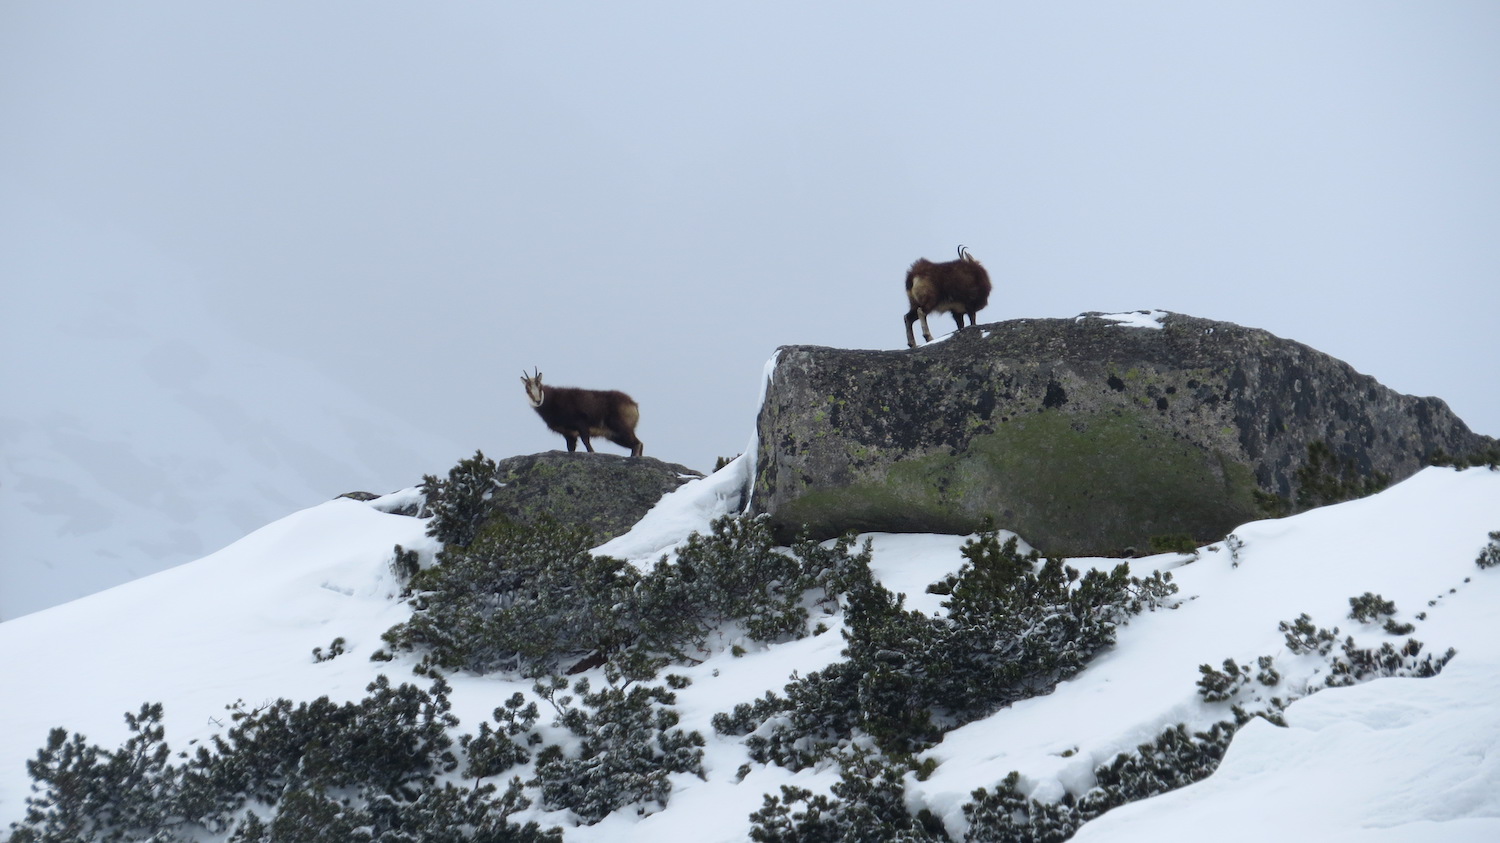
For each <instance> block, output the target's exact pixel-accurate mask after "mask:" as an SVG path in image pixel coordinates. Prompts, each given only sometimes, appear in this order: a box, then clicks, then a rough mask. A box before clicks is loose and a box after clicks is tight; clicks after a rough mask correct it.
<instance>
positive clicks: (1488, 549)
mask: <svg viewBox="0 0 1500 843" xmlns="http://www.w3.org/2000/svg"><path fill="white" fill-rule="evenodd" d="M1474 564H1475V565H1478V566H1479V568H1480V569H1481V570H1483V569H1485V568H1494V567H1497V566H1500V530H1496V531H1494V532H1492V533H1490V543H1489V544H1487V545H1485V546H1484V549H1483V550H1481V551H1479V558H1477V559H1475V560H1474Z"/></svg>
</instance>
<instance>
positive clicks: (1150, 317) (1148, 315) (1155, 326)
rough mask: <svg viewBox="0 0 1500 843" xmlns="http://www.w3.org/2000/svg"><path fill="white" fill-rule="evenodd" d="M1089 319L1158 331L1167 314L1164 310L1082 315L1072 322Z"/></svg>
mask: <svg viewBox="0 0 1500 843" xmlns="http://www.w3.org/2000/svg"><path fill="white" fill-rule="evenodd" d="M1089 318H1093V319H1103V320H1105V321H1107V322H1113V323H1115V324H1116V325H1118V326H1120V327H1122V328H1147V329H1150V330H1153V331H1159V330H1161V329H1162V320H1163V319H1166V318H1167V312H1166V311H1165V310H1136V311H1132V312H1130V313H1083V314H1080V315H1079V316H1078V317H1077V318H1075V319H1074V321H1075V322H1082V321H1083V320H1085V319H1089Z"/></svg>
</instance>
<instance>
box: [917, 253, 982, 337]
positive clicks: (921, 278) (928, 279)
mask: <svg viewBox="0 0 1500 843" xmlns="http://www.w3.org/2000/svg"><path fill="white" fill-rule="evenodd" d="M906 299H907V301H909V302H911V310H908V311H907V312H906V345H907V347H908V348H916V347H917V338H916V337H915V336H913V335H912V330H911V324H912V323H913V322H915V321H917V320H918V319H921V320H922V336H923V338H925V339H926V340H927V341H928V342H932V332H931V331H929V330H928V329H927V314H929V313H951V314H953V321H954V322H956V323H958V330H960V331H962V330H963V328H964V314H968V315H969V324H970V325H973V324H975V321H976V320H975V316H974V314H976V313H978V312H979V311H980V310H982V309H984V306H985V305H987V304H989V301H990V274H989V273H988V272H985V271H984V265H983V264H981V263H980V262H979V261H977V260H974V256H973V255H971V254H969V250H968V249H967V248H965V247H963V246H959V247H958V260H954V261H945V262H943V263H933V262H932V261H930V260H928V259H926V258H917V262H916V263H914V264H912V265H911V269H908V270H907V271H906Z"/></svg>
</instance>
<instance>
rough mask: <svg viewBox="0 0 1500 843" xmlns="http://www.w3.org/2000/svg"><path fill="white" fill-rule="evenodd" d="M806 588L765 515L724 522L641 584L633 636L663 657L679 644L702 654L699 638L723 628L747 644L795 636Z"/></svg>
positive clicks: (803, 618)
mask: <svg viewBox="0 0 1500 843" xmlns="http://www.w3.org/2000/svg"><path fill="white" fill-rule="evenodd" d="M810 585H811V584H810V582H808V580H807V577H806V576H805V574H804V568H803V564H802V562H801V561H800V560H799V558H798V557H797V556H796V555H792V554H787V553H783V552H781V551H780V550H778V549H777V547H776V542H775V540H774V538H773V537H772V535H771V529H770V526H769V523H768V521H767V518H766V517H765V516H761V517H733V516H725V517H722V518H719V519H717V520H715V521H714V522H713V524H712V527H711V530H710V532H709V533H708V534H707V535H704V534H701V533H694V534H693V535H692V536H690V537H689V538H688V540H687V542H686V543H685V544H683V546H682V547H681V548H679V549H678V551H677V558H676V559H674V560H672V561H670V562H669V561H668V560H666V559H665V558H663V559H662V561H661V562H660V563H659V564H658V565H657V566H656V568H654V569H653V570H652V571H651V572H650V573H649V574H647V575H646V576H645V577H644V578H643V580H642V583H641V585H640V587H639V588H638V593H639V596H640V604H641V614H642V618H641V623H640V625H641V631H642V634H643V635H644V636H645V637H646V638H647V640H648V643H650V644H654V645H655V648H656V649H658V650H660V651H663V652H669V653H676V652H677V651H678V650H680V648H682V647H683V646H684V645H687V644H691V645H694V646H696V647H697V648H698V649H699V650H700V651H701V650H704V649H707V646H706V644H705V639H706V637H707V636H708V635H709V634H710V633H712V632H713V631H714V630H717V629H720V628H723V627H725V626H726V625H728V624H738V625H740V626H741V627H742V628H743V630H744V632H745V634H746V635H747V636H748V637H749V638H750V639H751V640H754V641H777V640H783V639H788V638H800V637H801V636H802V635H803V634H805V630H806V628H807V609H806V608H804V607H803V605H802V602H803V601H802V596H803V593H804V592H805V591H806V590H807V588H809V587H810ZM679 655H680V653H679Z"/></svg>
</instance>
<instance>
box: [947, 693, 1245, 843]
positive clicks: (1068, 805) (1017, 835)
mask: <svg viewBox="0 0 1500 843" xmlns="http://www.w3.org/2000/svg"><path fill="white" fill-rule="evenodd" d="M1237 730H1238V726H1236V725H1235V724H1234V723H1232V722H1227V721H1226V722H1221V723H1215V724H1214V725H1213V726H1211V727H1209V729H1208V730H1207V731H1203V732H1189V731H1188V728H1187V727H1186V726H1185V725H1183V724H1181V723H1179V724H1177V725H1175V726H1170V727H1168V728H1167V729H1166V730H1164V731H1163V732H1162V733H1161V734H1160V735H1157V737H1156V740H1154V741H1152V742H1150V743H1144V744H1141V745H1140V746H1138V747H1136V750H1135V752H1122V753H1120V754H1119V755H1116V756H1115V757H1114V758H1113V759H1111V760H1110V761H1109V763H1107V764H1101V765H1100V766H1098V767H1096V768H1095V769H1094V778H1095V780H1096V785H1095V786H1094V788H1093V789H1091V790H1090V791H1089V792H1088V793H1085V794H1084V795H1083V796H1082V797H1079V798H1075V797H1073V796H1072V795H1071V794H1068V795H1065V796H1064V797H1063V798H1062V799H1061V800H1059V801H1057V802H1041V801H1038V800H1036V799H1032V798H1031V797H1028V796H1026V795H1025V794H1023V793H1021V792H1020V791H1019V789H1018V788H1017V785H1018V784H1019V782H1020V778H1021V776H1020V773H1011V774H1010V775H1009V776H1007V777H1005V779H1003V780H1002V781H1001V782H1000V783H999V784H997V785H996V786H995V789H994V790H993V791H990V790H987V789H985V788H980V789H978V790H976V791H974V801H973V802H970V803H968V804H966V805H964V808H963V811H964V817H965V818H966V819H968V821H969V830H968V833H967V834H965V835H964V840H965V841H973V842H974V843H978V842H979V841H984V843H997V842H998V841H1004V843H1061V841H1064V840H1067V839H1068V838H1070V837H1072V836H1073V835H1074V834H1075V833H1076V832H1077V831H1078V829H1079V827H1080V826H1082V825H1083V824H1084V823H1086V822H1088V821H1090V820H1092V819H1094V818H1096V817H1099V816H1100V815H1102V814H1104V813H1105V812H1107V811H1109V810H1111V809H1113V808H1117V807H1119V806H1121V805H1124V804H1127V803H1129V802H1135V801H1138V800H1141V799H1147V798H1150V797H1152V796H1158V795H1160V794H1163V793H1167V792H1168V791H1172V790H1176V789H1178V788H1180V787H1185V786H1187V785H1190V784H1192V783H1193V782H1196V781H1200V780H1202V779H1205V778H1207V777H1208V776H1209V775H1210V774H1211V773H1213V771H1214V770H1215V769H1217V768H1218V766H1219V762H1220V761H1222V760H1223V759H1224V753H1225V751H1226V750H1228V748H1229V742H1230V740H1231V739H1232V738H1233V737H1234V733H1235V732H1236V731H1237Z"/></svg>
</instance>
